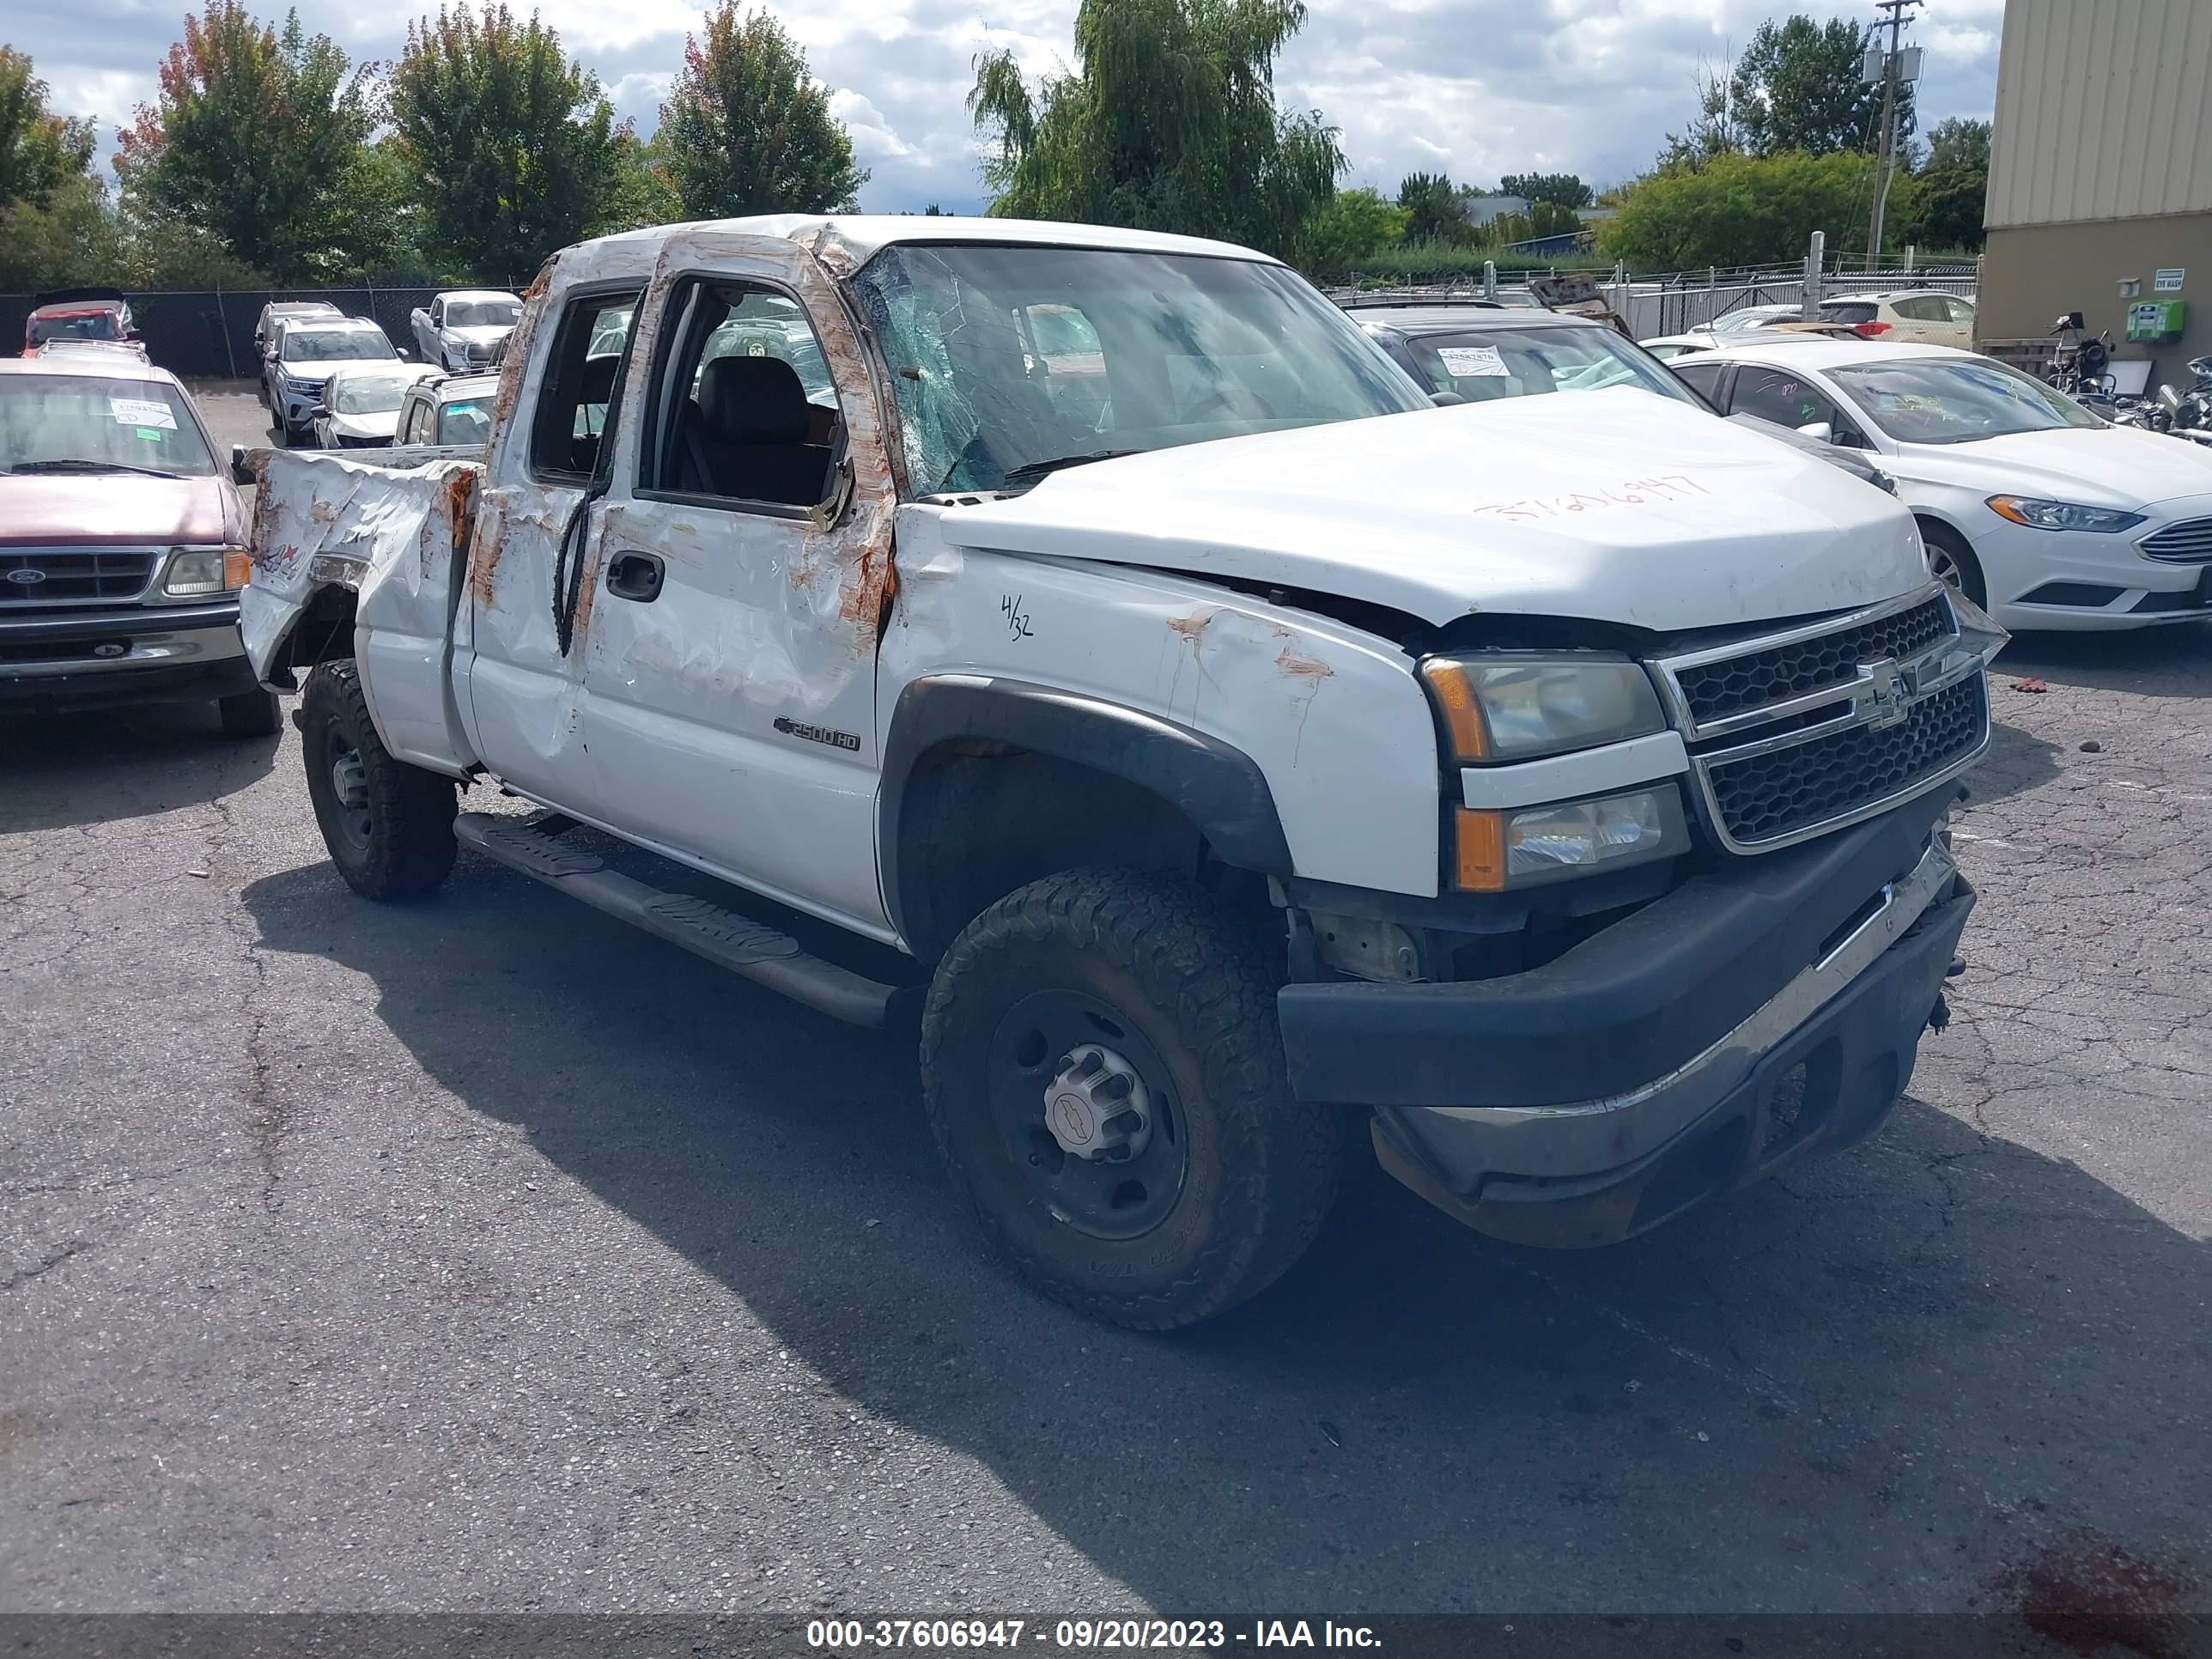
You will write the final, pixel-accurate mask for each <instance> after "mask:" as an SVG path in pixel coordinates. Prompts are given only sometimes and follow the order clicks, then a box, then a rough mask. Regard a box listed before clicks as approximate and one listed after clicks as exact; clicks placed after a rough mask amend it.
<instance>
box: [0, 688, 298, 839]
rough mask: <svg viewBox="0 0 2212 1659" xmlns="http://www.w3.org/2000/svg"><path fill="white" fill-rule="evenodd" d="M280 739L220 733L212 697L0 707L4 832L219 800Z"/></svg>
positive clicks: (265, 767)
mask: <svg viewBox="0 0 2212 1659" xmlns="http://www.w3.org/2000/svg"><path fill="white" fill-rule="evenodd" d="M278 741H279V739H278V738H276V737H267V738H226V737H224V736H223V735H222V726H221V724H220V722H219V720H218V719H217V716H216V710H215V705H214V704H213V703H211V702H209V703H197V702H180V703H152V704H149V705H147V706H146V707H144V708H116V709H102V710H97V711H88V712H86V713H83V714H60V715H52V716H40V715H34V714H27V713H21V712H9V711H4V710H0V833H14V832H17V831H26V830H34V829H66V828H70V827H72V826H74V825H77V824H82V823H106V822H110V821H112V820H115V819H118V818H136V817H146V816H147V815H149V813H155V812H167V811H174V810H175V809H176V808H178V807H180V806H191V805H197V804H199V803H201V802H204V801H213V800H220V799H223V798H225V797H226V796H229V795H234V794H236V793H239V792H240V791H241V790H244V789H246V788H248V787H251V786H252V784H253V783H254V782H255V781H257V780H258V779H260V778H261V777H263V776H264V775H266V774H267V773H268V771H269V770H270V767H271V766H273V765H274V764H275V763H276V750H277V745H278ZM210 750H213V751H215V754H216V764H214V765H210V764H208V760H209V757H210Z"/></svg>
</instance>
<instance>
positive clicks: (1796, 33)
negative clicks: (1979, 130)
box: [1729, 14, 1913, 155]
mask: <svg viewBox="0 0 2212 1659" xmlns="http://www.w3.org/2000/svg"><path fill="white" fill-rule="evenodd" d="M1865 49H1866V40H1865V37H1864V36H1863V35H1862V34H1861V33H1860V32H1859V27H1858V25H1857V24H1856V23H1853V22H1852V21H1850V20H1849V19H1848V18H1843V17H1832V18H1830V19H1829V20H1828V21H1827V22H1826V23H1825V24H1824V23H1816V22H1814V21H1813V19H1811V18H1809V17H1807V16H1805V15H1802V14H1793V15H1790V17H1788V18H1786V19H1784V21H1782V22H1780V23H1777V22H1775V21H1774V20H1773V19H1772V18H1769V19H1767V21H1765V22H1764V23H1761V24H1760V25H1759V28H1758V30H1757V32H1756V33H1753V35H1752V37H1751V44H1750V45H1748V46H1746V47H1745V48H1744V49H1743V55H1742V56H1741V58H1737V59H1736V61H1735V74H1734V75H1733V76H1730V77H1729V104H1730V106H1731V107H1732V110H1733V112H1734V114H1735V119H1736V121H1737V122H1738V123H1739V124H1740V125H1741V127H1742V129H1743V135H1744V140H1745V148H1747V149H1749V150H1750V151H1751V152H1752V154H1753V155H1779V154H1780V153H1781V152H1782V151H1784V150H1786V149H1802V150H1803V151H1804V152H1805V153H1806V154H1808V155H1827V154H1829V153H1830V152H1832V151H1834V150H1840V149H1865V150H1871V149H1876V148H1877V147H1878V146H1879V143H1880V141H1881V86H1880V84H1879V83H1876V84H1875V85H1871V86H1869V84H1868V83H1867V82H1865V81H1864V80H1863V79H1862V78H1861V76H1860V59H1861V58H1862V56H1863V53H1864V52H1865ZM1896 120H1897V131H1898V136H1899V138H1903V137H1907V136H1909V135H1910V134H1911V131H1912V121H1913V116H1912V88H1911V83H1910V82H1899V83H1898V88H1897V115H1896Z"/></svg>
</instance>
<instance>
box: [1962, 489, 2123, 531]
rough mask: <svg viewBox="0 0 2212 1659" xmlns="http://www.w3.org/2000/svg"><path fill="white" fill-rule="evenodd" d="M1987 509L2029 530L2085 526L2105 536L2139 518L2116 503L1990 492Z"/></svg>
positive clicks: (2082, 527)
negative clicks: (2087, 503)
mask: <svg viewBox="0 0 2212 1659" xmlns="http://www.w3.org/2000/svg"><path fill="white" fill-rule="evenodd" d="M1990 512H1992V513H1996V515H1997V516H1998V517H1999V518H2001V519H2010V520H2012V521H2013V522H2014V523H2015V524H2024V525H2026V526H2027V527H2028V528H2029V529H2031V530H2087V531H2093V532H2095V533H2097V534H2098V535H2101V536H2108V535H2111V534H2112V532H2115V531H2120V530H2130V529H2133V528H2134V527H2135V526H2136V525H2139V524H2141V523H2142V521H2143V515H2142V513H2123V512H2121V511H2120V510H2119V509H2118V508H2117V507H2083V506H2081V505H2080V504H2078V503H2076V502H2074V501H2039V500H2037V499H2036V498H2035V497H2034V496H2033V495H1992V496H1990Z"/></svg>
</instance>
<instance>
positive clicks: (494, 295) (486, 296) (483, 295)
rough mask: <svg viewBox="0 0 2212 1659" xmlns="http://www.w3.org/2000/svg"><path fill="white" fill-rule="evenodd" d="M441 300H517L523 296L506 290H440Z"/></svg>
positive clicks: (439, 296)
mask: <svg viewBox="0 0 2212 1659" xmlns="http://www.w3.org/2000/svg"><path fill="white" fill-rule="evenodd" d="M436 297H437V298H439V299H441V300H517V301H519V300H520V298H521V296H520V295H518V294H516V293H515V292H514V290H513V289H505V288H447V289H439V291H438V293H437V295H436Z"/></svg>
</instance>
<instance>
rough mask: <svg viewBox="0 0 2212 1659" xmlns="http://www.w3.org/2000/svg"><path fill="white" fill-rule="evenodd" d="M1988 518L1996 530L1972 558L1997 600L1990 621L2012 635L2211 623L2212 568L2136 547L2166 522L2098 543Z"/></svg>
mask: <svg viewBox="0 0 2212 1659" xmlns="http://www.w3.org/2000/svg"><path fill="white" fill-rule="evenodd" d="M1983 516H1984V518H1986V519H1988V520H1991V521H1992V522H1993V523H1994V524H1995V525H1996V528H1994V529H1989V528H1984V531H1983V532H1982V533H1981V534H1980V535H1978V536H1977V537H1975V538H1974V556H1975V557H1976V558H1977V559H1978V561H1979V562H1980V563H1981V567H1982V574H1983V578H1984V580H1985V582H1986V583H1987V585H1988V587H1989V590H1990V599H1991V600H1993V601H1994V603H1992V604H1991V605H1990V606H1989V607H1988V608H1989V611H1990V615H1991V616H1992V617H1995V618H1996V620H1997V621H1998V622H1999V623H2002V624H2003V625H2004V626H2005V627H2006V628H2008V629H2015V630H2016V631H2020V632H2024V633H2032V632H2035V631H2037V630H2045V631H2063V632H2067V633H2083V632H2092V631H2107V630H2112V629H2135V628H2155V627H2158V626H2160V625H2161V624H2165V623H2187V622H2203V621H2205V620H2207V619H2208V618H2212V565H2199V564H2193V563H2185V562H2168V561H2164V560H2159V559H2154V558H2150V557H2148V556H2146V555H2145V554H2143V553H2142V551H2141V550H2140V549H2139V548H2138V547H2137V545H2136V544H2137V543H2138V542H2140V541H2142V539H2143V538H2145V537H2147V536H2149V535H2152V534H2154V533H2155V532H2157V531H2159V530H2160V529H2162V528H2164V527H2165V526H2166V524H2167V523H2168V522H2169V520H2167V519H2166V518H2160V519H2157V520H2154V521H2153V522H2151V523H2149V524H2146V525H2142V526H2139V527H2138V528H2136V529H2135V530H2132V531H2128V532H2123V533H2120V534H2117V535H2111V536H2099V535H2092V534H2090V533H2088V532H2085V531H2051V530H2031V529H2027V528H2026V527H2025V526H2020V525H2015V524H2008V523H2006V522H2005V521H2004V520H2001V519H1998V518H1997V516H1996V514H1995V513H1985V514H1984V515H1983ZM2176 516H2177V517H2193V516H2200V515H2197V514H2194V513H2182V514H2179V515H2176Z"/></svg>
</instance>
